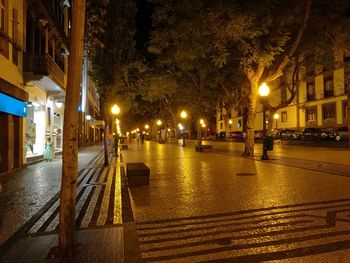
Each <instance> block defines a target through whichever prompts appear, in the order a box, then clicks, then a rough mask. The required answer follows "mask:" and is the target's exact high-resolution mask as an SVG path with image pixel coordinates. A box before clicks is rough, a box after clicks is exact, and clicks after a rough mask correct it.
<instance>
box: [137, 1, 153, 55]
mask: <svg viewBox="0 0 350 263" xmlns="http://www.w3.org/2000/svg"><path fill="white" fill-rule="evenodd" d="M136 5H137V12H136V34H135V40H136V49H138V50H142V49H145V48H147V43H148V42H149V32H150V29H151V25H152V19H151V14H152V6H151V4H150V3H149V2H148V1H147V0H136Z"/></svg>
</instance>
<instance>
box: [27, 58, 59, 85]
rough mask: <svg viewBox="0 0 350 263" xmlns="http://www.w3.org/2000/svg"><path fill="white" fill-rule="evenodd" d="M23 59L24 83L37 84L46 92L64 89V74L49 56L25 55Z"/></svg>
mask: <svg viewBox="0 0 350 263" xmlns="http://www.w3.org/2000/svg"><path fill="white" fill-rule="evenodd" d="M24 58H25V60H24V71H25V81H26V82H37V84H38V85H39V86H41V87H43V88H44V89H45V90H47V91H61V90H64V89H65V85H64V75H65V74H64V72H63V70H62V69H61V68H60V67H59V66H58V65H57V64H56V63H55V61H54V60H53V59H52V58H51V57H50V56H48V55H46V54H35V55H33V54H29V53H26V54H25V56H24Z"/></svg>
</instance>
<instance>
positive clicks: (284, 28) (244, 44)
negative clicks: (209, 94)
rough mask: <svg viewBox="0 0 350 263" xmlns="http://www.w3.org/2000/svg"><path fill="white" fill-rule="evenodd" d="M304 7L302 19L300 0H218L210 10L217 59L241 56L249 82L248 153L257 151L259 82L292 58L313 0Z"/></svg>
mask: <svg viewBox="0 0 350 263" xmlns="http://www.w3.org/2000/svg"><path fill="white" fill-rule="evenodd" d="M302 8H304V11H303V13H304V15H303V17H302V20H301V21H300V19H299V17H300V16H299V14H300V13H302V12H301V10H300V1H263V2H258V3H257V2H256V1H250V0H249V1H239V0H238V1H233V2H232V3H227V4H226V3H224V2H219V3H218V4H217V5H216V6H215V7H213V8H212V9H211V10H212V11H211V12H210V13H209V17H210V19H211V25H212V27H213V30H215V32H216V35H217V37H216V40H217V50H218V53H219V54H221V55H219V56H218V59H217V63H219V64H221V63H223V64H224V63H226V60H227V58H228V57H229V56H235V57H238V58H239V59H240V64H241V69H242V71H243V72H244V74H245V76H246V78H247V80H248V82H249V84H250V85H249V88H248V94H249V95H248V98H249V107H248V118H247V123H246V133H247V138H246V142H245V150H244V153H243V155H245V156H253V155H254V123H255V117H256V107H257V102H258V99H259V96H258V88H259V85H260V84H261V83H262V82H270V81H272V80H275V79H277V78H279V77H280V76H281V75H283V70H284V68H285V67H286V66H287V65H288V63H289V62H290V59H291V57H292V56H293V54H294V52H295V51H296V49H297V47H298V45H299V43H300V40H301V37H302V35H303V32H304V30H305V27H306V24H307V21H308V19H309V16H310V10H311V0H306V1H305V7H304V6H303V7H302ZM294 12H295V13H294ZM295 25H299V26H298V27H296V26H295ZM232 47H233V48H234V49H233V50H231V49H232ZM230 50H231V51H230ZM219 51H221V52H219ZM279 58H280V59H279ZM276 61H278V62H279V63H276ZM272 65H278V66H277V67H276V70H275V71H274V72H273V73H269V75H268V76H266V74H267V73H268V72H267V70H268V69H269V68H270V67H271V66H272Z"/></svg>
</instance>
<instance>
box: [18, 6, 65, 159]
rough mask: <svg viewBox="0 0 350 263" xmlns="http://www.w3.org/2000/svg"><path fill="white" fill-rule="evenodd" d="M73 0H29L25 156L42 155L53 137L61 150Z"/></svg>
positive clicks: (56, 145) (56, 148)
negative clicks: (71, 2) (46, 144)
mask: <svg viewBox="0 0 350 263" xmlns="http://www.w3.org/2000/svg"><path fill="white" fill-rule="evenodd" d="M70 13H71V5H70V1H67V0H66V1H60V0H53V1H43V0H27V4H26V12H25V16H26V42H25V53H24V87H25V90H26V91H27V92H28V94H29V100H28V107H27V117H26V118H25V122H24V130H25V136H24V140H25V147H24V151H25V159H26V161H28V162H30V161H31V160H33V159H35V158H38V157H39V158H40V157H41V156H42V154H43V152H44V149H45V143H46V142H47V139H48V138H50V139H51V141H52V142H53V148H54V151H60V150H61V149H62V139H63V138H62V130H63V112H64V97H65V89H66V83H67V72H68V54H69V50H68V48H69V44H68V39H69V33H70V31H69V27H70Z"/></svg>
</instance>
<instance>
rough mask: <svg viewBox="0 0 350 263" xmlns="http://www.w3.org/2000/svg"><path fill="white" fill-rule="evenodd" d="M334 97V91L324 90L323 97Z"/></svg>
mask: <svg viewBox="0 0 350 263" xmlns="http://www.w3.org/2000/svg"><path fill="white" fill-rule="evenodd" d="M333 96H334V90H325V91H324V97H325V98H328V97H333Z"/></svg>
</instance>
